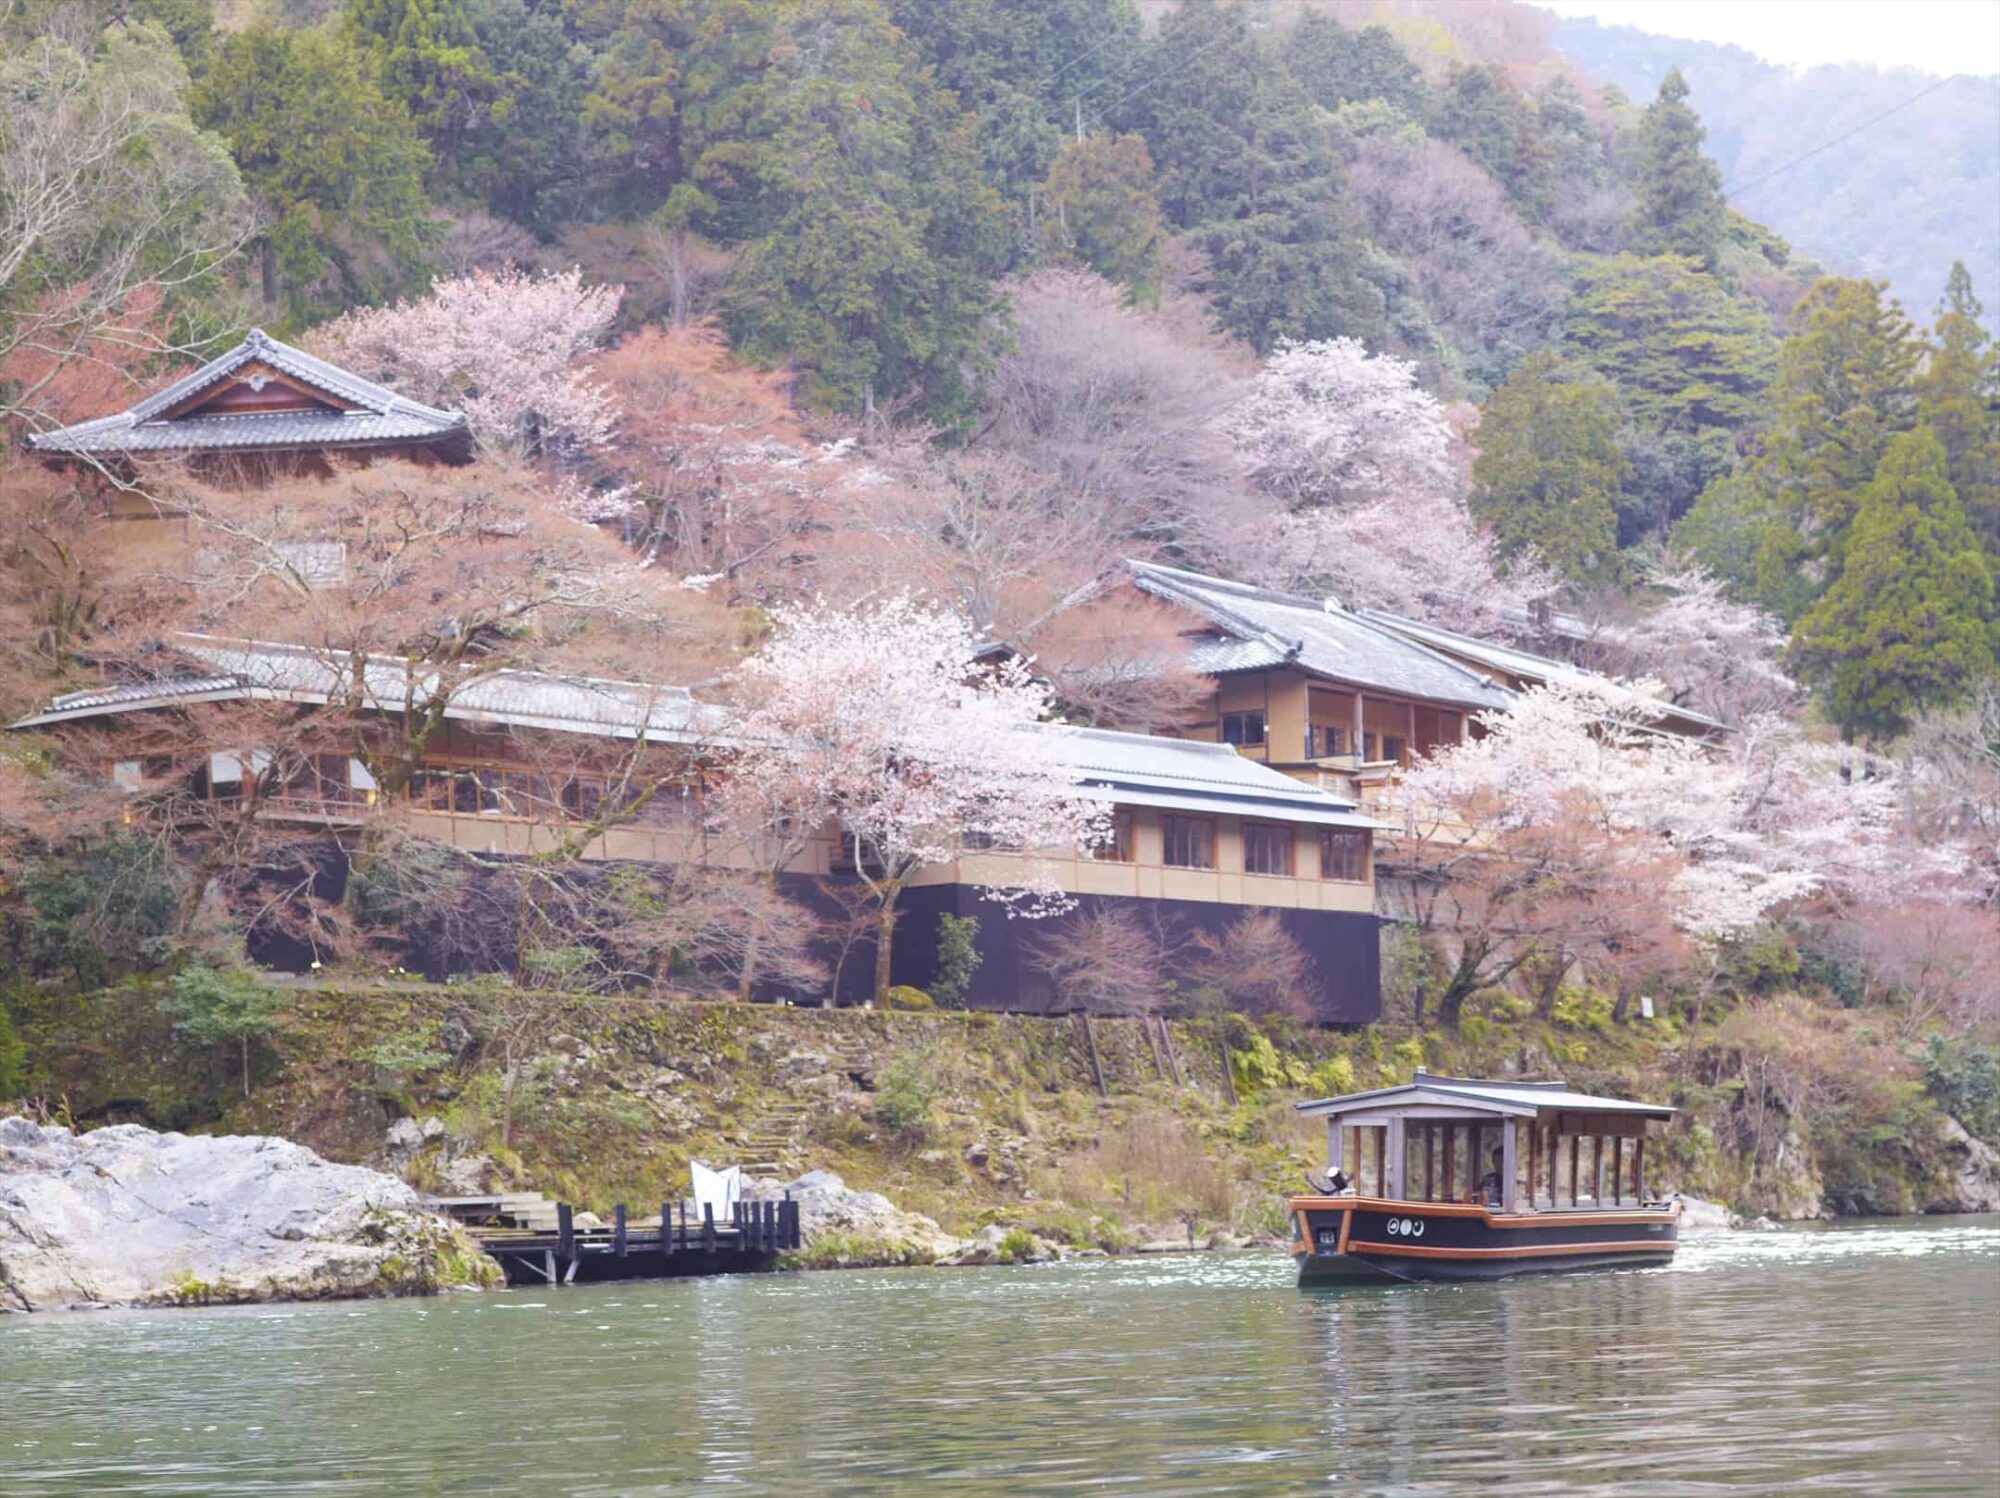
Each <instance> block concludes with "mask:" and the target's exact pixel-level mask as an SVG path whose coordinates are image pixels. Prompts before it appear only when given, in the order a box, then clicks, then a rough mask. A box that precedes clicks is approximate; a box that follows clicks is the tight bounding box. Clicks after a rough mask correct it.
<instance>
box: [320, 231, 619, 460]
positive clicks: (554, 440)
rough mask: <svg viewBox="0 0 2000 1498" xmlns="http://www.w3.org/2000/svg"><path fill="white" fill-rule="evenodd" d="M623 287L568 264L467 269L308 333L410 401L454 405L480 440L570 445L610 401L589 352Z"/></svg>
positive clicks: (547, 448) (590, 432)
mask: <svg viewBox="0 0 2000 1498" xmlns="http://www.w3.org/2000/svg"><path fill="white" fill-rule="evenodd" d="M623 294H624V288H623V287H621V286H585V285H584V284H583V272H582V271H581V270H578V269H576V268H574V267H572V268H571V269H569V270H566V271H550V272H548V273H546V274H541V275H536V274H532V273H530V272H527V271H521V270H515V269H513V268H511V267H510V268H509V269H506V270H499V271H484V270H481V271H474V272H473V273H472V274H471V275H468V276H457V277H453V278H451V279H448V280H442V281H439V282H437V283H436V284H435V285H434V286H432V287H431V289H430V292H429V293H428V294H427V295H425V296H423V297H421V298H419V299H418V300H416V301H414V302H411V301H400V302H397V303H396V305H395V306H393V307H370V308H363V309H360V310H358V311H354V312H349V313H346V314H344V315H342V316H340V317H337V318H335V319H334V320H333V321H332V322H330V323H327V324H326V325H325V326H324V327H322V328H320V329H318V330H317V331H316V332H315V333H314V334H313V336H312V338H311V339H310V340H309V343H310V345H311V347H312V348H313V350H314V351H315V352H317V353H319V354H322V355H324V356H325V357H327V358H329V359H332V360H334V361H336V362H338V363H341V364H344V365H346V366H348V367H349V368H351V369H354V370H355V371H357V372H358V373H361V374H365V375H367V376H369V377H370V378H372V379H377V380H380V381H382V382H383V383H384V384H386V385H389V386H391V387H392V388H394V389H396V390H399V391H401V392H402V393H403V394H405V395H408V396H410V397H411V398H412V399H414V400H420V401H424V402H427V403H429V404H433V405H444V406H449V407H452V408H455V409H460V410H463V411H464V412H465V414H466V418H467V420H468V421H470V422H471V424H472V430H473V433H474V435H475V436H476V437H477V438H478V439H479V441H480V443H481V444H482V445H485V446H487V447H492V448H500V449H504V450H507V451H511V452H517V453H535V452H543V453H546V452H551V451H554V452H573V451H577V450H581V449H585V448H590V447H595V446H598V445H599V444H602V443H604V442H606V441H608V440H609V439H610V436H611V431H612V426H613V418H614V414H615V407H614V403H613V401H612V398H611V394H610V392H609V391H608V390H606V389H605V388H604V387H603V386H602V385H601V384H600V383H598V381H597V380H596V378H595V377H594V375H593V372H592V369H591V363H590V357H591V354H592V353H593V352H594V351H595V350H596V349H597V348H598V347H599V346H600V345H601V344H602V343H603V341H604V335H605V333H606V332H607V331H608V330H609V329H610V327H611V321H612V319H613V318H614V317H616V316H617V314H618V300H619V298H620V297H621V296H622V295H623Z"/></svg>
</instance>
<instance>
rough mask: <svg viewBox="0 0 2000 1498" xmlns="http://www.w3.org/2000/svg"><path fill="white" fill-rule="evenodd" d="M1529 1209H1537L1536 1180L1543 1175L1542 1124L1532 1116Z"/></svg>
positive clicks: (1529, 1149) (1529, 1128)
mask: <svg viewBox="0 0 2000 1498" xmlns="http://www.w3.org/2000/svg"><path fill="white" fill-rule="evenodd" d="M1527 1129H1528V1210H1529V1211H1530V1212H1532V1211H1534V1210H1535V1180H1536V1178H1537V1177H1538V1176H1540V1175H1541V1173H1542V1171H1541V1164H1542V1126H1541V1125H1540V1124H1538V1123H1536V1122H1535V1121H1534V1120H1533V1119H1532V1118H1531V1119H1529V1120H1528V1123H1527Z"/></svg>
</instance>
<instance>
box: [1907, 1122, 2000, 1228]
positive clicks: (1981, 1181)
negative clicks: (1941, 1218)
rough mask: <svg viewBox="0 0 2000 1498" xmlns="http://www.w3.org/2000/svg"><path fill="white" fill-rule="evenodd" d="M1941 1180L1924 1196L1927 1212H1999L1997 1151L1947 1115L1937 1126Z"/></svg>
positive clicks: (1999, 1187) (1998, 1159) (1999, 1163)
mask: <svg viewBox="0 0 2000 1498" xmlns="http://www.w3.org/2000/svg"><path fill="white" fill-rule="evenodd" d="M1938 1144H1939V1147H1940V1151H1941V1154H1942V1156H1943V1167H1944V1168H1943V1170H1942V1172H1941V1173H1940V1179H1939V1180H1938V1181H1937V1182H1936V1183H1935V1184H1934V1185H1933V1186H1932V1187H1931V1189H1930V1190H1929V1191H1928V1192H1927V1193H1926V1194H1925V1199H1924V1202H1923V1209H1924V1211H1926V1212H2000V1150H1995V1149H1994V1148H1993V1147H1992V1146H1991V1145H1990V1144H1988V1143H1986V1141H1985V1140H1983V1139H1980V1138H1978V1137H1977V1136H1976V1135H1974V1134H1972V1133H1970V1132H1969V1131H1968V1130H1967V1129H1966V1127H1965V1125H1964V1124H1962V1123H1960V1122H1959V1121H1958V1120H1957V1119H1955V1118H1952V1117H1950V1116H1949V1115H1947V1116H1946V1117H1945V1119H1944V1121H1943V1122H1942V1123H1941V1124H1939V1126H1938Z"/></svg>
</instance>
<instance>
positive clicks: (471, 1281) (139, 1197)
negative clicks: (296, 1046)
mask: <svg viewBox="0 0 2000 1498" xmlns="http://www.w3.org/2000/svg"><path fill="white" fill-rule="evenodd" d="M496 1278H497V1267H496V1266H495V1265H494V1264H493V1262H492V1261H491V1260H490V1259H488V1258H486V1256H485V1255H483V1254H481V1253H480V1252H479V1250H478V1249H477V1248H476V1247H475V1246H474V1245H473V1243H472V1242H471V1240H470V1239H468V1238H467V1237H466V1236H465V1235H464V1234H463V1233H462V1232H460V1231H459V1230H458V1229H457V1228H455V1227H453V1226H451V1225H450V1224H448V1223H446V1222H444V1221H443V1220H442V1219H440V1218H438V1217H436V1216H434V1215H432V1214H431V1213H429V1212H426V1211H424V1210H423V1208H422V1206H421V1204H420V1203H419V1201H418V1198H417V1194H416V1192H415V1191H413V1190H411V1188H410V1187H409V1186H407V1185H405V1184H404V1183H403V1182H401V1181H399V1180H397V1179H395V1177H393V1176H386V1175H382V1174H380V1173H379V1172H376V1171H372V1170H364V1169H362V1168H360V1167H359V1166H353V1165H335V1164H333V1163H332V1162H331V1161H327V1160H323V1159H321V1158H320V1157H319V1156H318V1155H316V1154H314V1153H313V1152H312V1151H311V1150H309V1149H306V1148H305V1147H304V1146H303V1145H298V1144H293V1143H291V1142H290V1141H289V1140H284V1139H270V1138H260V1137H256V1136H243V1137H230V1136H223V1137H214V1138H210V1137H204V1136H199V1135H187V1134H160V1133H155V1132H154V1131H153V1130H151V1129H146V1128H141V1127H139V1126H138V1125H136V1124H120V1125H118V1126H116V1127H113V1128H107V1129H97V1130H95V1131H93V1132H91V1133H88V1134H74V1133H72V1132H70V1131H69V1130H68V1129H63V1128H51V1127H43V1126H41V1125H38V1124H35V1123H31V1122H30V1121H29V1120H27V1119H25V1118H5V1119H0V1310H46V1309H52V1308H55V1307H61V1306H81V1305H173V1304H205V1303H210V1302H218V1301H241V1300H322V1299H331V1298H334V1297H340V1296H363V1295H407V1294H427V1293H430V1292H432V1291H435V1290H439V1289H444V1288H451V1287H455V1286H470V1285H480V1284H489V1283H493V1282H494V1281H495V1279H496Z"/></svg>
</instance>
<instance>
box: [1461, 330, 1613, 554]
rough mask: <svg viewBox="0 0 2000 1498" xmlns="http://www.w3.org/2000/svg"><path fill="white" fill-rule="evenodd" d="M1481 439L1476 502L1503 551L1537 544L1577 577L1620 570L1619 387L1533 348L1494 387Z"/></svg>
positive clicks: (1482, 418) (1536, 547) (1541, 551)
mask: <svg viewBox="0 0 2000 1498" xmlns="http://www.w3.org/2000/svg"><path fill="white" fill-rule="evenodd" d="M1474 441H1476V442H1477V443H1478V445H1479V457H1478V459H1477V460H1476V461H1475V462H1474V464H1473V467H1472V478H1473V489H1472V496H1471V505H1472V512H1473V514H1474V515H1475V516H1477V517H1478V518H1479V519H1480V520H1482V521H1484V522H1486V523H1487V524H1488V525H1490V526H1492V527H1493V533H1494V537H1495V539H1496V540H1497V541H1498V542H1499V544H1500V549H1501V553H1502V555H1504V556H1510V557H1511V556H1518V555H1520V554H1521V553H1523V552H1533V553H1535V554H1536V555H1538V556H1539V557H1540V559H1541V560H1542V561H1543V562H1544V563H1546V564H1547V565H1548V566H1550V567H1552V568H1554V569H1555V570H1556V571H1557V572H1559V573H1561V574H1562V575H1563V576H1564V577H1566V578H1569V579H1570V580H1571V581H1573V582H1579V583H1606V582H1612V581H1615V580H1616V579H1617V577H1618V574H1619V567H1620V563H1619V557H1618V519H1617V512H1616V508H1615V506H1616V501H1617V497H1618V490H1619V486H1620V485H1621V484H1622V483H1623V482H1624V479H1625V475H1626V463H1625V458H1624V455H1623V454H1622V453H1620V452H1619V450H1618V395H1617V391H1616V390H1614V389H1613V388H1612V387H1611V386H1610V385H1609V384H1607V383H1606V382H1604V381H1602V380H1598V379H1581V378H1577V377H1576V376H1575V375H1574V374H1572V373H1571V372H1570V371H1568V370H1566V369H1565V368H1564V367H1563V365H1562V364H1561V362H1560V361H1559V360H1557V359H1556V358H1555V356H1554V355H1552V354H1549V353H1546V352H1544V353H1538V354H1532V355H1530V356H1529V357H1528V358H1526V359H1524V360H1522V361H1521V363H1520V365H1519V366H1517V367H1516V369H1515V370H1514V373H1513V374H1512V375H1510V376H1509V377H1508V379H1507V383H1506V384H1504V385H1502V386H1501V387H1500V388H1499V389H1498V390H1496V391H1494V392H1493V398H1492V399H1491V400H1489V401H1488V402H1487V404H1486V409H1485V411H1484V412H1483V413H1482V414H1481V416H1480V421H1479V430H1478V433H1477V434H1476V436H1475V437H1474Z"/></svg>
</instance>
